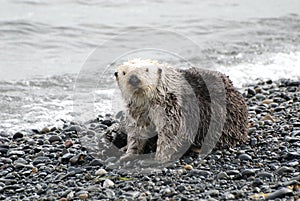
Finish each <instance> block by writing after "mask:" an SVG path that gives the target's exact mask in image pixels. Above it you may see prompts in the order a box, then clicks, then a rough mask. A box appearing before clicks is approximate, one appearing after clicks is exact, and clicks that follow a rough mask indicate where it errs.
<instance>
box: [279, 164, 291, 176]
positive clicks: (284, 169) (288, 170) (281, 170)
mask: <svg viewBox="0 0 300 201" xmlns="http://www.w3.org/2000/svg"><path fill="white" fill-rule="evenodd" d="M293 171H294V168H290V167H286V166H282V167H280V168H279V169H277V170H276V173H277V174H280V175H281V174H285V173H291V172H293Z"/></svg>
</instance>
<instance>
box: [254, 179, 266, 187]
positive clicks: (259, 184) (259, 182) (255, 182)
mask: <svg viewBox="0 0 300 201" xmlns="http://www.w3.org/2000/svg"><path fill="white" fill-rule="evenodd" d="M263 184H264V182H263V181H262V180H261V179H259V178H257V179H255V180H254V181H253V182H252V185H253V186H261V185H263Z"/></svg>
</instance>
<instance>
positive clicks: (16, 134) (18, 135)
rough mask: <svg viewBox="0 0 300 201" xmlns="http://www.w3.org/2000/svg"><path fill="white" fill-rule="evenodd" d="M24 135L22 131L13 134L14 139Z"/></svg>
mask: <svg viewBox="0 0 300 201" xmlns="http://www.w3.org/2000/svg"><path fill="white" fill-rule="evenodd" d="M23 137H24V135H23V133H20V132H17V133H15V134H14V135H13V139H14V140H15V139H18V138H23Z"/></svg>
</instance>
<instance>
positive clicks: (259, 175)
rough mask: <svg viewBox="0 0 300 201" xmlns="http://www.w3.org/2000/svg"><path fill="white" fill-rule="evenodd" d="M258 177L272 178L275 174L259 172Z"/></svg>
mask: <svg viewBox="0 0 300 201" xmlns="http://www.w3.org/2000/svg"><path fill="white" fill-rule="evenodd" d="M257 177H259V178H261V179H272V178H273V177H274V175H273V174H272V173H269V172H259V173H257Z"/></svg>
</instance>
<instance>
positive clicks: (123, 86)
mask: <svg viewBox="0 0 300 201" xmlns="http://www.w3.org/2000/svg"><path fill="white" fill-rule="evenodd" d="M115 76H116V80H117V82H118V86H119V88H120V90H121V93H122V96H123V98H124V100H125V103H126V106H127V114H126V121H125V128H126V133H127V135H128V137H127V151H126V154H125V155H124V156H123V158H122V159H126V158H128V157H131V156H132V155H135V154H142V153H143V151H144V149H145V146H146V144H147V142H148V140H149V139H150V138H151V137H153V136H154V135H156V134H157V138H158V139H157V144H156V145H157V146H156V153H155V159H156V160H159V161H164V162H166V161H169V160H171V159H173V158H176V157H177V155H180V154H181V153H179V152H180V151H182V150H187V149H188V148H190V147H191V146H193V147H197V148H201V147H202V145H203V142H204V139H205V138H206V137H207V133H209V132H208V130H209V129H211V133H212V134H211V135H212V136H209V137H210V139H211V140H212V141H218V146H233V145H235V144H236V143H238V142H245V141H246V140H247V116H248V113H247V106H246V104H245V101H244V99H243V97H242V95H241V94H240V93H239V92H238V91H237V90H236V88H235V87H234V86H233V84H232V82H231V81H230V79H229V78H228V77H227V76H226V75H224V74H222V73H219V72H216V71H208V70H203V69H199V68H189V69H186V70H180V69H176V68H173V67H171V66H169V65H167V64H161V63H158V62H157V61H153V60H139V59H138V60H131V61H129V62H125V63H124V64H123V65H121V66H119V67H118V68H117V71H116V73H115ZM208 83H209V85H208ZM222 93H223V94H222ZM213 94H214V95H216V97H218V95H219V96H220V97H221V98H220V100H219V99H218V98H217V99H216V98H212V95H213ZM222 96H224V101H223V102H222V100H221V99H222ZM224 104H225V105H224ZM225 115H226V116H225ZM222 120H224V124H223V122H222ZM219 121H220V122H219ZM211 122H214V123H215V124H214V125H217V126H215V128H211V127H210V125H212V124H210V123H211ZM220 129H221V130H220ZM212 144H213V145H215V144H216V143H212ZM186 146H188V147H186Z"/></svg>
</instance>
